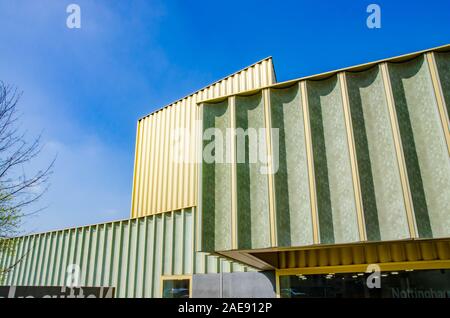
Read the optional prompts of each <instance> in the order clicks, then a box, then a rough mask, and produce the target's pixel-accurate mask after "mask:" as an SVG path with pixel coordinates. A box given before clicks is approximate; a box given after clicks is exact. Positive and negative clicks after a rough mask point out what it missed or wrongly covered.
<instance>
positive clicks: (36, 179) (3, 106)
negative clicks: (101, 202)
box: [0, 81, 55, 280]
mask: <svg viewBox="0 0 450 318" xmlns="http://www.w3.org/2000/svg"><path fill="white" fill-rule="evenodd" d="M21 96H22V93H21V92H19V91H18V90H17V88H15V87H13V86H11V85H7V84H5V83H4V82H2V81H0V255H1V254H2V253H3V254H5V253H10V254H11V253H12V254H14V253H15V245H16V241H17V240H15V239H12V238H13V237H15V236H17V235H18V234H19V233H20V227H21V224H22V222H23V219H24V218H25V217H26V216H29V215H30V214H35V213H37V212H38V211H40V210H41V209H34V210H30V209H31V208H33V207H34V203H36V201H38V200H39V199H40V198H41V197H42V195H43V194H44V193H45V192H46V191H47V189H48V186H49V183H48V181H49V177H50V175H51V174H52V169H53V165H54V162H55V159H53V160H52V161H51V162H50V163H49V164H48V165H47V166H46V167H45V168H44V169H43V170H38V171H34V172H33V173H31V175H27V173H26V170H27V168H29V167H27V165H28V164H30V162H32V161H33V159H35V158H37V157H38V155H39V154H40V153H41V150H42V142H41V136H40V135H39V136H38V137H37V138H34V139H32V140H31V141H29V140H28V139H27V137H26V135H25V133H23V132H21V131H20V127H19V124H18V119H19V115H18V103H19V100H20V97H21ZM26 252H27V251H24V253H26ZM21 258H22V256H20V255H19V256H18V260H19V261H20V259H21ZM15 265H16V264H12V265H10V266H9V267H8V268H0V280H1V277H2V276H4V274H5V273H7V272H8V271H10V270H11V269H12V268H13V267H14V266H15Z"/></svg>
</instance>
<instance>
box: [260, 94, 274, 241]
mask: <svg viewBox="0 0 450 318" xmlns="http://www.w3.org/2000/svg"><path fill="white" fill-rule="evenodd" d="M262 94H263V100H264V117H265V125H266V153H267V159H268V160H267V167H268V171H267V172H268V173H267V178H268V183H269V187H268V189H269V193H268V195H269V218H270V220H269V221H270V239H271V240H270V241H271V245H272V247H275V246H277V245H278V242H277V241H278V240H277V217H276V201H275V200H276V198H275V182H274V175H273V173H274V171H273V148H272V129H271V128H272V122H271V117H270V116H271V111H270V107H271V106H270V90H269V89H264V90H263V91H262Z"/></svg>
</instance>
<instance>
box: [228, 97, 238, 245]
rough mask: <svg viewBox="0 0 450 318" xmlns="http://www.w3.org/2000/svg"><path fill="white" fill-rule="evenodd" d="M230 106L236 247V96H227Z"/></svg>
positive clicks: (232, 237) (233, 228)
mask: <svg viewBox="0 0 450 318" xmlns="http://www.w3.org/2000/svg"><path fill="white" fill-rule="evenodd" d="M228 107H230V128H231V131H232V133H231V134H230V138H231V140H230V141H229V142H230V159H231V171H230V173H231V247H232V249H237V242H238V237H237V232H238V231H237V167H236V135H235V131H236V97H234V96H232V97H229V98H228Z"/></svg>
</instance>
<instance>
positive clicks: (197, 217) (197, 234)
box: [192, 104, 204, 268]
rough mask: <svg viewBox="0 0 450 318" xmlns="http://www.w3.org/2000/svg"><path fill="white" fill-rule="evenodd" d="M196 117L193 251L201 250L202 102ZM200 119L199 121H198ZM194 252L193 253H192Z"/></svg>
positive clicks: (193, 260)
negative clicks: (195, 193)
mask: <svg viewBox="0 0 450 318" xmlns="http://www.w3.org/2000/svg"><path fill="white" fill-rule="evenodd" d="M197 107H198V114H197V116H198V119H199V121H198V122H197V124H198V126H199V127H197V131H196V134H197V143H198V144H197V148H196V150H197V153H196V157H197V158H196V165H197V176H196V177H197V206H196V207H193V208H192V213H193V214H194V215H193V216H192V217H193V219H192V226H193V233H192V236H193V237H194V238H193V240H194V242H193V245H192V246H193V248H194V251H196V250H199V251H200V250H202V249H203V241H202V237H203V234H202V214H203V210H202V205H203V202H202V195H203V194H202V192H203V189H202V184H203V183H202V166H203V107H204V104H199V105H198V106H197ZM200 119H201V121H200ZM195 228H197V231H195ZM194 254H195V253H194ZM192 262H193V263H192V264H193V267H192V268H194V266H195V259H194V257H193V258H192Z"/></svg>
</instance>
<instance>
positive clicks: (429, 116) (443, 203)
mask: <svg viewBox="0 0 450 318" xmlns="http://www.w3.org/2000/svg"><path fill="white" fill-rule="evenodd" d="M389 71H390V76H391V82H392V88H393V93H394V99H395V107H396V110H397V116H398V120H399V125H400V132H401V138H402V144H403V150H404V152H405V160H406V164H407V170H408V177H409V184H410V188H411V193H412V197H413V203H414V213H415V216H416V222H417V228H418V230H419V235H420V236H421V237H444V236H449V235H450V217H449V207H450V162H449V156H448V150H447V146H446V142H445V138H444V134H443V129H442V124H441V121H440V118H439V113H438V108H437V102H436V96H435V94H434V90H433V86H432V82H431V76H430V71H429V69H428V64H427V63H426V62H425V60H424V58H423V56H421V57H418V58H416V59H414V60H413V61H410V62H406V63H401V64H390V65H389Z"/></svg>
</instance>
